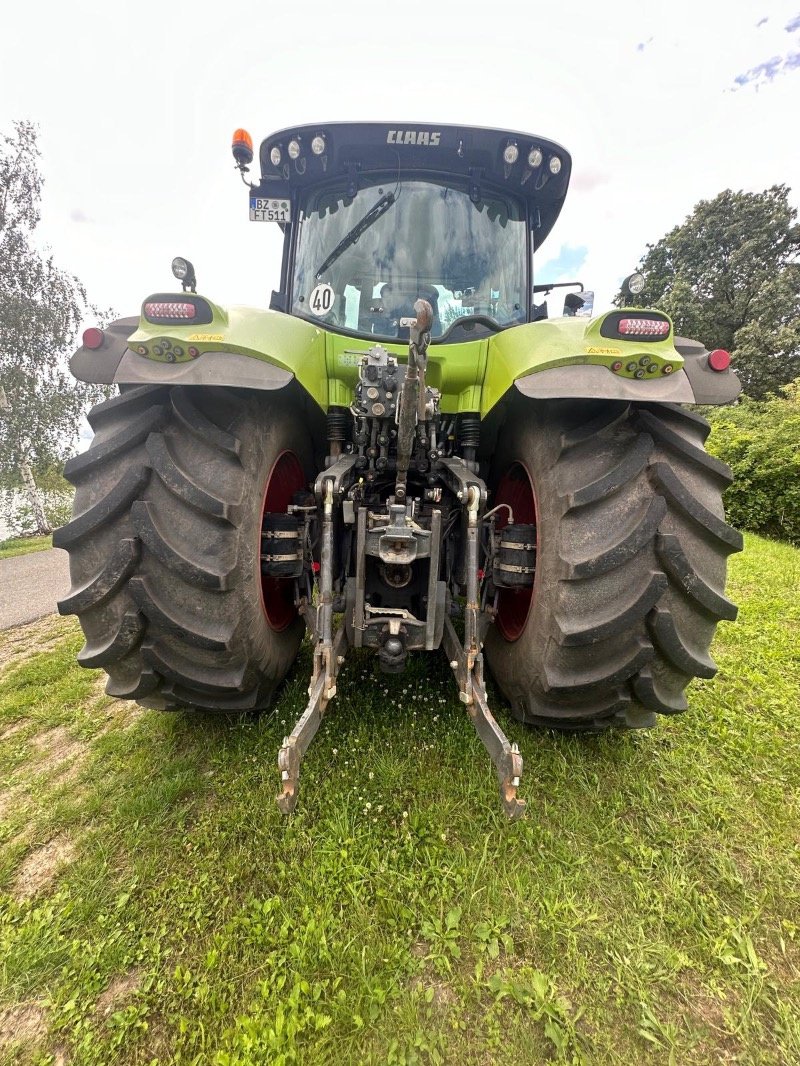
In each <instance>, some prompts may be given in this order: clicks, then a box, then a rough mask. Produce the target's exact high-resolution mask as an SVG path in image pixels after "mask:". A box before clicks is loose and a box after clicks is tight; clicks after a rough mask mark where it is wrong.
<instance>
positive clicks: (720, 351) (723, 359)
mask: <svg viewBox="0 0 800 1066" xmlns="http://www.w3.org/2000/svg"><path fill="white" fill-rule="evenodd" d="M85 336H86V334H85V333H84V337H85ZM85 343H86V341H84V344H85ZM708 365H709V366H710V367H711V369H712V370H727V369H728V367H729V366H730V365H731V357H730V353H729V352H726V351H725V349H724V348H715V349H714V351H713V352H709V353H708Z"/></svg>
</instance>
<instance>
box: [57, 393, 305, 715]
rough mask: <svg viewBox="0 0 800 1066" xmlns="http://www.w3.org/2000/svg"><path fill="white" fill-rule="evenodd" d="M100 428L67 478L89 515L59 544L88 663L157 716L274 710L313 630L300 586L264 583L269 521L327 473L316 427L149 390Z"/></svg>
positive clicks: (97, 421) (283, 411)
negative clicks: (296, 589) (298, 595)
mask: <svg viewBox="0 0 800 1066" xmlns="http://www.w3.org/2000/svg"><path fill="white" fill-rule="evenodd" d="M89 421H90V423H91V425H92V427H93V429H94V430H95V437H94V440H93V442H92V445H91V447H90V448H89V450H88V451H87V452H85V453H84V454H83V455H80V456H77V457H76V458H75V459H72V460H71V461H70V462H69V463H68V464H67V467H66V470H65V473H66V475H67V477H68V478H69V480H70V481H71V482H72V483H73V484H74V485H75V486H76V493H75V504H74V517H73V519H72V521H71V522H69V523H68V524H67V525H66V526H63V527H62V528H61V529H59V530H57V532H56V534H55V537H54V543H55V544H56V545H57V546H58V547H62V548H65V549H66V550H67V551H68V552H69V556H70V573H71V576H72V588H71V590H70V593H69V595H68V596H67V597H66V599H65V600H63V601H62V602H61V603H60V604H59V610H60V611H61V613H62V614H77V616H78V618H79V620H80V623H81V627H82V629H83V632H84V635H85V637H86V644H85V646H84V648H83V650H82V651H81V652H80V654H79V656H78V660H79V662H80V663H81V664H82V665H83V666H87V667H102V668H103V669H104V670H105V671H106V672H107V673H108V678H109V680H108V684H107V686H106V691H107V692H108V693H109V695H112V696H115V697H118V698H120V699H135V700H137V701H138V702H139V703H141V704H143V705H144V706H149V707H158V708H163V709H166V708H172V707H181V706H188V707H204V708H212V709H219V710H228V711H244V710H250V709H255V708H260V707H264V706H267V705H268V704H269V703H270V701H271V699H272V697H273V694H274V692H275V689H276V687H277V685H278V684H279V682H280V681H281V680H282V679H283V677H284V676H285V675H286V673H287V671H288V670H289V668H290V666H291V665H292V662H293V661H294V659H295V657H296V655H297V652H298V649H299V646H300V642H301V640H302V636H303V631H304V625H303V622H302V620H301V619H300V618H299V616H298V615H297V612H296V610H295V608H294V605H293V602H292V590H293V582H291V581H290V582H277V581H275V580H274V579H273V580H271V581H270V580H265V581H264V582H263V584H262V576H261V565H260V554H261V549H260V534H261V522H262V515H263V512H264V510H276V511H277V510H284V509H285V507H286V504H287V503H289V502H290V500H291V496H292V494H293V492H294V491H297V490H298V489H302V488H304V487H305V485H306V483H307V481H308V478H309V476H310V474H311V449H310V442H309V440H308V434H307V432H306V430H305V429H304V428H303V423H302V420H301V418H300V417H298V415H297V414H296V412H294V411H292V410H291V409H290V408H289V407H288V406H287V404H286V401H285V399H281V398H280V397H278V396H272V395H270V394H267V395H264V394H257V395H254V394H246V393H243V392H236V391H234V390H230V389H216V388H194V389H192V388H189V387H177V388H171V389H170V388H162V387H151V386H144V387H141V388H134V389H129V390H127V391H125V392H123V393H122V394H121V395H120V396H116V397H114V398H113V399H111V400H107V401H106V402H105V403H101V404H99V405H98V406H97V407H95V408H94V409H93V410H92V412H91V413H90V415H89ZM270 486H271V488H270ZM265 497H266V498H265Z"/></svg>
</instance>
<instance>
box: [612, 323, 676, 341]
mask: <svg viewBox="0 0 800 1066" xmlns="http://www.w3.org/2000/svg"><path fill="white" fill-rule="evenodd" d="M617 330H618V331H619V332H620V333H621V334H622V336H623V337H666V336H667V334H668V333H669V322H667V321H666V319H663V318H621V319H620V320H619V323H618V325H617Z"/></svg>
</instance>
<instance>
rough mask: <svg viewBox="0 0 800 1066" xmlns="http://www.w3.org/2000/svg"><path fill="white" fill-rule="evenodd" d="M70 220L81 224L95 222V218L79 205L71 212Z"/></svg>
mask: <svg viewBox="0 0 800 1066" xmlns="http://www.w3.org/2000/svg"><path fill="white" fill-rule="evenodd" d="M69 220H70V222H76V223H77V224H78V225H79V226H80V225H84V224H85V223H87V222H88V223H92V222H94V219H93V218H90V217H89V216H88V215H87V214H86V212H85V211H82V210H81V209H80V208H79V207H73V209H72V210H71V211H70V213H69Z"/></svg>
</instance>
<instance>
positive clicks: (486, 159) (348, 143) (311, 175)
mask: <svg viewBox="0 0 800 1066" xmlns="http://www.w3.org/2000/svg"><path fill="white" fill-rule="evenodd" d="M276 149H277V151H276ZM537 149H538V153H540V156H541V158H540V156H539V154H537V151H536V150H537ZM556 160H557V162H556ZM260 162H261V185H260V186H259V189H258V192H259V194H260V195H263V196H274V197H286V196H291V195H292V193H293V192H294V191H299V190H301V189H304V188H308V187H311V186H316V185H320V184H322V183H323V182H326V181H330V180H344V181H346V182H347V186H348V191H349V194H350V195H355V192H356V190H357V189H358V186H359V182H360V181H361V180H362V179H365V178H366V179H369V176H370V175H371V174H375V175H377V174H383V175H385V174H386V173H393V172H394V173H398V174H399V175H407V176H409V177H410V176H412V175H413V176H434V177H437V176H438V177H440V178H451V179H452V178H456V179H462V180H464V181H465V182H466V183H467V184H468V186H469V191H470V196H472V197H473V199H476V200H477V199H479V198H480V190H481V186H482V185H486V186H491V187H492V188H493V189H494V190H497V189H502V190H505V191H507V192H508V193H509V194H510V195H512V196H515V197H519V198H520V199H523V200H526V201H527V202H528V204H529V209H530V213H531V217H532V219H533V220H534V227H533V239H534V246H535V247H538V246H539V245H540V244H541V243H542V241H543V240H544V239H545V237H546V236H547V234H548V233H549V232H550V230H551V229H552V228H553V224H554V223H555V220H556V219H557V218H558V215H559V212H560V211H561V208H562V206H563V204H564V198H565V196H566V194H567V186H568V185H569V177H570V170H571V166H572V161H571V159H570V156H569V153H568V152H567V151H566V150H565V149H564V148H562V147H561V145H559V144H556V143H555V142H554V141H548V140H545V139H544V138H542V137H535V136H534V135H533V134H530V133H517V132H515V131H513V130H495V129H484V128H482V127H479V126H442V125H431V124H422V123H415V122H329V123H322V124H320V125H313V126H295V127H291V128H289V129H285V130H280V131H279V132H278V133H273V134H272V135H271V136H270V137H267V138H266V139H265V140H264V141H262V143H261V152H260ZM554 170H555V171H556V173H554V172H553V171H554Z"/></svg>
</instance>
